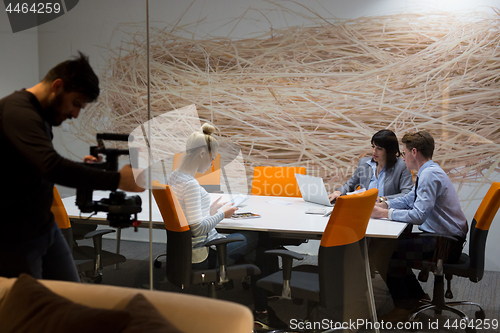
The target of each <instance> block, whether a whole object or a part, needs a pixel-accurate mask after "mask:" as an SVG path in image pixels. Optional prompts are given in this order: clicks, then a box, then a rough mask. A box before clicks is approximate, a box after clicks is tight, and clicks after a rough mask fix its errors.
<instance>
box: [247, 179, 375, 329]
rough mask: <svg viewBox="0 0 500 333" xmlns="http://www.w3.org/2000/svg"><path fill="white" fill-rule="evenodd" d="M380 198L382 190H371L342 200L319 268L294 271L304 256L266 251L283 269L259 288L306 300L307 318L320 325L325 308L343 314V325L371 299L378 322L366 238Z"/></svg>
mask: <svg viewBox="0 0 500 333" xmlns="http://www.w3.org/2000/svg"><path fill="white" fill-rule="evenodd" d="M377 194H378V190H377V189H370V190H368V191H365V192H363V193H360V194H353V195H349V196H342V197H339V198H338V199H337V202H336V203H335V206H334V208H333V211H332V213H331V215H330V219H329V220H328V224H327V226H326V228H325V231H324V233H323V236H322V237H321V243H320V248H319V253H318V266H306V265H303V266H298V267H295V268H293V269H292V261H293V259H297V260H301V259H302V258H303V256H302V255H301V254H298V253H295V252H291V251H284V250H270V251H266V253H269V254H272V255H278V256H280V257H281V258H282V261H283V270H282V271H281V272H277V273H274V274H271V275H269V276H267V277H265V278H263V279H260V280H259V281H257V286H258V287H260V288H263V289H265V290H267V291H270V292H272V293H274V294H276V295H281V297H282V298H286V299H294V300H295V299H297V300H306V301H307V302H308V306H307V308H308V314H307V317H308V318H307V319H308V320H309V322H312V323H315V322H317V311H318V307H319V306H321V307H324V308H327V309H336V310H337V311H339V312H340V313H342V318H339V321H340V322H346V321H348V319H351V317H352V316H354V315H356V311H358V309H359V308H360V307H359V303H357V302H359V300H360V299H361V298H366V299H365V300H363V302H365V301H366V304H367V305H368V310H369V312H370V313H371V316H372V319H373V320H374V321H375V320H376V318H375V317H376V314H375V308H374V304H373V302H372V300H373V298H372V297H373V294H372V293H371V289H370V287H369V286H370V284H369V282H368V281H369V280H370V279H371V277H370V272H369V268H368V265H367V263H368V262H367V261H366V260H367V249H366V242H365V234H366V228H367V226H368V222H369V221H370V216H371V213H372V210H373V206H374V205H375V201H376V199H377ZM369 294H371V295H370V296H368V295H369ZM352 304H354V305H352Z"/></svg>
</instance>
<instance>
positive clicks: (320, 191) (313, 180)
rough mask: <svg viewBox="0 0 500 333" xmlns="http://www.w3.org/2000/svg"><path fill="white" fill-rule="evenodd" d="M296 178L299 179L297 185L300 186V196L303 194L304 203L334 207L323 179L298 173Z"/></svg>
mask: <svg viewBox="0 0 500 333" xmlns="http://www.w3.org/2000/svg"><path fill="white" fill-rule="evenodd" d="M295 178H296V179H297V184H299V189H300V194H302V198H303V199H304V201H308V202H313V203H316V204H319V205H324V206H329V207H333V205H332V204H331V203H330V199H328V193H326V188H325V184H324V183H323V178H320V177H313V176H307V175H301V174H298V173H296V174H295Z"/></svg>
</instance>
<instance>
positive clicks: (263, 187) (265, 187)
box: [251, 166, 308, 248]
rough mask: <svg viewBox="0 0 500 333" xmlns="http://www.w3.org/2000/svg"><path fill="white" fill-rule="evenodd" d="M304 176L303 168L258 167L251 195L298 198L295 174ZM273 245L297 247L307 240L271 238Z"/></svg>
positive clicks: (255, 170) (298, 191)
mask: <svg viewBox="0 0 500 333" xmlns="http://www.w3.org/2000/svg"><path fill="white" fill-rule="evenodd" d="M296 173H298V174H301V175H305V174H306V168H305V167H287V166H259V167H255V168H254V169H253V179H252V189H251V195H268V196H279V197H300V196H301V194H300V189H299V184H297V179H296V178H295V174H296ZM272 241H273V245H274V246H275V247H277V248H283V246H286V245H294V246H298V245H300V244H302V243H307V241H308V240H307V239H296V238H288V237H272Z"/></svg>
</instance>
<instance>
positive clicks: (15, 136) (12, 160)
mask: <svg viewBox="0 0 500 333" xmlns="http://www.w3.org/2000/svg"><path fill="white" fill-rule="evenodd" d="M46 119H47V115H46V114H45V110H44V109H43V108H42V106H41V105H40V103H39V102H38V100H37V98H36V97H35V96H34V95H33V94H32V93H30V92H28V91H26V90H21V91H16V92H14V93H13V94H11V95H9V96H7V97H4V98H3V99H0V154H1V155H2V158H1V161H0V175H1V177H2V179H1V181H0V184H1V189H0V242H15V241H18V240H21V239H22V240H27V239H33V238H36V237H39V236H40V235H41V234H42V233H44V232H46V231H48V230H49V229H50V228H51V227H52V225H53V223H54V222H53V216H52V213H51V212H50V207H51V205H52V200H53V195H52V191H53V186H54V183H57V184H60V185H64V186H68V187H76V188H89V189H90V188H91V189H97V190H115V189H116V188H117V187H118V183H119V181H120V174H119V173H118V172H115V171H103V170H99V169H94V168H91V167H89V166H86V165H85V164H84V163H77V162H73V161H70V160H68V159H66V158H64V157H62V156H60V155H59V154H58V153H57V152H56V151H55V150H54V147H53V145H52V136H53V135H52V128H51V126H50V125H49V123H48V122H47V120H46Z"/></svg>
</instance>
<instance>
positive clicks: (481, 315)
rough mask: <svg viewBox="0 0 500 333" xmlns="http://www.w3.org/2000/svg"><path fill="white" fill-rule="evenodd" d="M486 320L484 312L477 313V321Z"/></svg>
mask: <svg viewBox="0 0 500 333" xmlns="http://www.w3.org/2000/svg"><path fill="white" fill-rule="evenodd" d="M485 318H486V314H485V313H484V311H483V310H479V311H476V319H481V320H484V319H485Z"/></svg>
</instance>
